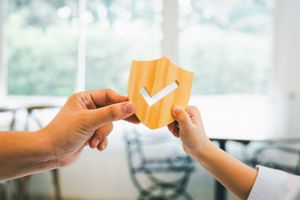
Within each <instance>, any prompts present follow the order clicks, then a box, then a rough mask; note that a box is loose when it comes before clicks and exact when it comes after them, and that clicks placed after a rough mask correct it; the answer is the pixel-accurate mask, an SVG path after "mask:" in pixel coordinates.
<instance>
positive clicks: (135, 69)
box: [128, 57, 193, 129]
mask: <svg viewBox="0 0 300 200" xmlns="http://www.w3.org/2000/svg"><path fill="white" fill-rule="evenodd" d="M174 81H177V83H178V87H177V88H176V89H175V90H174V91H172V92H171V93H169V94H167V95H166V96H165V97H164V98H162V99H161V100H159V101H158V102H156V103H155V104H153V105H152V106H149V105H148V104H147V102H146V101H145V99H144V97H143V96H142V94H141V93H140V89H141V88H143V87H145V89H146V91H147V92H148V93H149V95H150V96H151V97H152V96H154V95H155V94H157V93H158V92H159V91H161V90H162V89H164V88H165V87H166V86H168V85H170V84H172V83H173V82H174ZM192 81H193V73H192V72H189V71H186V70H184V69H182V68H180V67H178V66H176V65H175V64H174V63H172V62H171V61H170V60H169V59H168V58H167V57H162V58H160V59H156V60H150V61H132V65H131V71H130V77H129V81H128V96H129V101H130V102H132V103H134V104H135V106H136V112H135V114H136V116H137V117H138V119H139V120H140V121H141V122H142V123H143V124H145V125H146V126H147V127H149V128H151V129H156V128H160V127H163V126H166V125H168V124H170V123H172V122H173V121H174V118H173V116H172V108H173V107H174V106H176V105H177V106H181V107H183V108H185V107H186V106H187V103H188V100H189V97H190V95H191V87H192Z"/></svg>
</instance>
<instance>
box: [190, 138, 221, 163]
mask: <svg viewBox="0 0 300 200" xmlns="http://www.w3.org/2000/svg"><path fill="white" fill-rule="evenodd" d="M215 148H216V146H215V145H214V144H213V143H212V142H211V141H210V140H209V139H207V141H205V142H203V143H202V144H200V145H198V148H197V149H195V151H194V152H193V153H192V156H193V157H194V158H195V159H196V160H198V161H199V162H202V161H203V160H205V159H206V158H207V157H208V156H210V154H211V152H212V151H213V150H214V149H215Z"/></svg>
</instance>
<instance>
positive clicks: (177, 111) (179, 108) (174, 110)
mask: <svg viewBox="0 0 300 200" xmlns="http://www.w3.org/2000/svg"><path fill="white" fill-rule="evenodd" d="M180 111H181V107H180V106H175V107H174V108H173V113H174V114H175V115H176V114H178V113H179V112H180Z"/></svg>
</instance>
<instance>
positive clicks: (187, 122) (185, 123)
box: [173, 106, 192, 132]
mask: <svg viewBox="0 0 300 200" xmlns="http://www.w3.org/2000/svg"><path fill="white" fill-rule="evenodd" d="M173 116H174V118H175V120H176V121H177V122H178V124H179V128H180V129H182V130H183V132H184V131H185V130H188V129H189V128H190V127H191V125H192V122H191V119H190V116H189V115H188V113H187V112H186V111H185V110H183V109H182V108H181V107H179V106H175V107H174V108H173Z"/></svg>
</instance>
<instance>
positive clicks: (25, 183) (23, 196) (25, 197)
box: [16, 105, 62, 200]
mask: <svg viewBox="0 0 300 200" xmlns="http://www.w3.org/2000/svg"><path fill="white" fill-rule="evenodd" d="M56 108H58V107H57V106H53V105H35V106H28V107H26V108H25V110H26V113H27V117H26V121H25V125H24V130H25V131H29V130H30V129H31V128H30V125H32V123H34V124H35V125H36V128H42V127H43V123H42V121H41V119H40V118H39V117H37V116H36V115H35V112H36V111H42V110H44V111H45V110H49V109H56ZM30 122H32V123H30ZM51 175H52V181H53V185H54V191H55V199H56V200H61V199H62V197H61V190H60V183H59V171H58V169H54V170H52V171H51ZM30 177H31V176H30V175H29V176H26V177H23V178H19V179H17V180H16V181H17V185H18V190H19V195H18V199H20V200H29V199H30V198H29V189H28V187H29V180H30Z"/></svg>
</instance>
